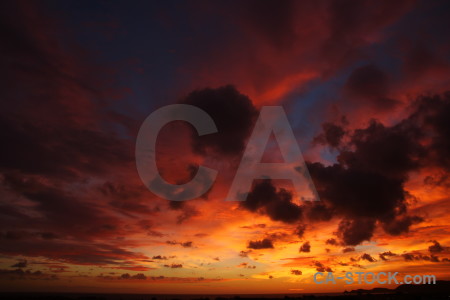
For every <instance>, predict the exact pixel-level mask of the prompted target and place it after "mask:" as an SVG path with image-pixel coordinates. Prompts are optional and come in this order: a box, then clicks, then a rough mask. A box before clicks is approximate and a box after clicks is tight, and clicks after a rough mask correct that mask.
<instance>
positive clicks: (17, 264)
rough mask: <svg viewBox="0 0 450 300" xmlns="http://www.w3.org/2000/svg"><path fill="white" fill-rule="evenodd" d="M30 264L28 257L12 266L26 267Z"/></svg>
mask: <svg viewBox="0 0 450 300" xmlns="http://www.w3.org/2000/svg"><path fill="white" fill-rule="evenodd" d="M27 265H28V261H27V260H26V259H23V260H20V261H18V262H17V263H16V264H14V265H12V266H11V268H19V269H23V268H26V267H27Z"/></svg>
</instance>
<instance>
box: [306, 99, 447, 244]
mask: <svg viewBox="0 0 450 300" xmlns="http://www.w3.org/2000/svg"><path fill="white" fill-rule="evenodd" d="M409 112H410V113H409V115H407V117H405V118H404V119H402V120H400V121H399V122H398V123H397V124H394V125H392V126H385V125H383V124H381V123H380V122H378V121H375V120H373V121H372V122H371V123H370V124H369V125H368V126H367V127H366V128H362V129H356V130H354V131H352V132H351V133H350V132H349V133H347V135H348V139H346V141H347V140H348V141H347V142H346V145H342V147H341V148H340V153H339V154H338V156H337V161H338V162H337V163H336V164H334V165H331V166H324V165H322V164H320V163H308V168H309V171H310V174H311V177H312V179H313V181H314V183H315V186H316V189H317V191H318V193H319V196H320V199H321V200H323V204H322V207H323V208H324V209H325V210H326V211H332V212H333V214H334V215H335V216H336V217H341V218H343V220H342V221H341V223H340V225H339V228H338V232H337V234H338V236H339V237H340V238H341V239H342V240H343V242H344V243H346V244H347V245H357V244H359V243H361V242H363V241H366V240H370V238H371V237H372V235H373V231H374V229H375V227H376V225H377V224H379V225H380V227H381V228H383V230H384V231H385V232H386V233H388V234H390V235H394V236H395V235H400V234H403V233H405V232H408V231H409V228H410V227H411V226H412V225H414V224H417V223H419V222H421V221H423V218H422V217H420V216H417V215H410V214H409V213H408V201H409V200H410V198H411V196H410V195H409V194H408V193H407V192H406V191H405V188H404V185H405V183H406V181H407V180H408V178H409V174H410V173H411V172H413V171H417V170H420V169H421V168H425V167H436V168H439V169H441V170H443V171H446V170H450V168H449V167H450V164H449V163H448V155H449V154H450V141H449V138H448V137H449V136H450V132H449V130H448V128H449V127H450V125H449V124H448V118H447V117H445V116H446V115H448V114H449V113H450V93H444V94H442V95H435V96H422V97H419V98H418V99H417V100H416V101H414V102H413V103H412V104H411V107H410V109H409Z"/></svg>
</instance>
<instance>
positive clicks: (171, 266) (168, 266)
mask: <svg viewBox="0 0 450 300" xmlns="http://www.w3.org/2000/svg"><path fill="white" fill-rule="evenodd" d="M164 267H166V268H172V269H179V268H182V267H183V265H182V264H171V265H164Z"/></svg>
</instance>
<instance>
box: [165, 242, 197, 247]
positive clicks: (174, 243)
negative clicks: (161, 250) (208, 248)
mask: <svg viewBox="0 0 450 300" xmlns="http://www.w3.org/2000/svg"><path fill="white" fill-rule="evenodd" d="M166 244H168V245H180V246H182V247H183V248H190V247H192V244H193V243H192V241H187V242H177V241H166Z"/></svg>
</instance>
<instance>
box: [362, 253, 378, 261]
mask: <svg viewBox="0 0 450 300" xmlns="http://www.w3.org/2000/svg"><path fill="white" fill-rule="evenodd" d="M361 259H362V260H367V261H368V262H376V260H375V258H373V257H372V256H371V255H370V254H367V253H364V254H363V255H361Z"/></svg>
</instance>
